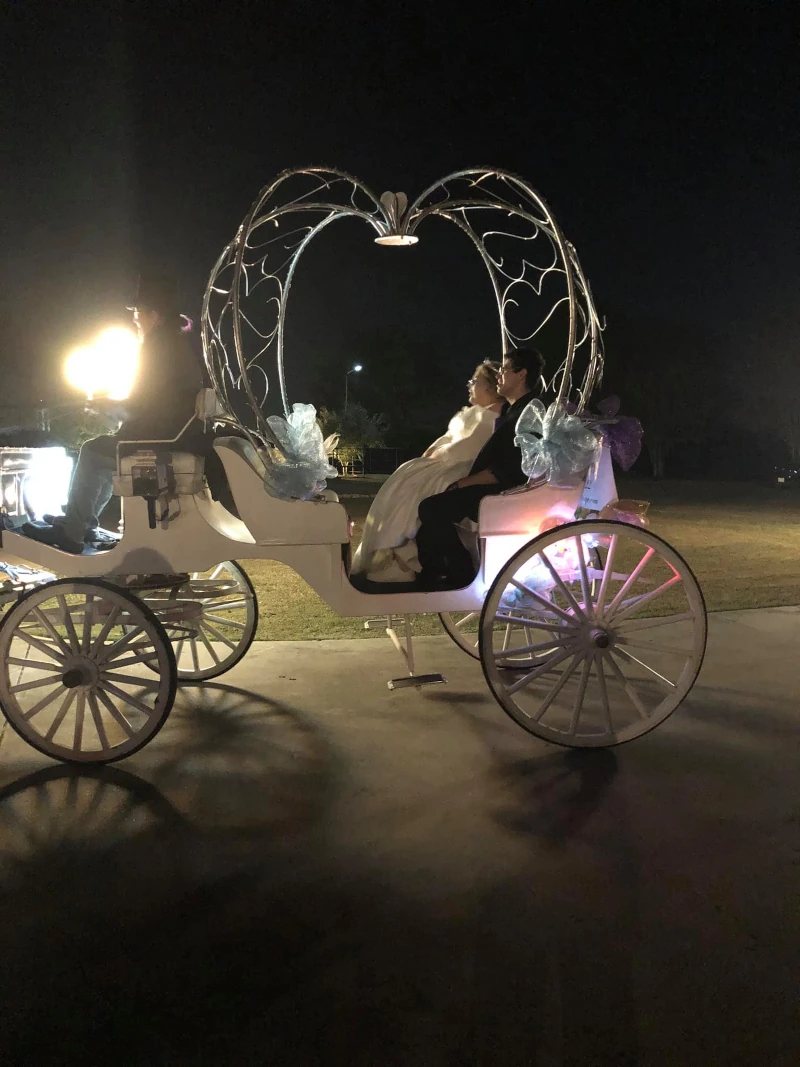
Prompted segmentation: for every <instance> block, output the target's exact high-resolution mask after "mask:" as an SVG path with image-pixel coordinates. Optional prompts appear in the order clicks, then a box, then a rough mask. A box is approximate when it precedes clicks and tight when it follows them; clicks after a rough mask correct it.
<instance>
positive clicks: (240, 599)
mask: <svg viewBox="0 0 800 1067" xmlns="http://www.w3.org/2000/svg"><path fill="white" fill-rule="evenodd" d="M143 599H144V600H145V602H146V603H147V604H148V606H149V607H151V608H152V609H153V610H154V611H155V613H156V615H157V616H159V617H160V618H161V619H162V621H163V624H164V629H165V630H166V632H167V636H168V637H169V639H170V641H171V642H172V647H173V649H174V651H175V661H176V663H177V665H178V678H179V680H180V681H182V682H199V681H202V680H204V679H208V678H217V677H218V676H219V675H220V674H224V673H225V672H226V671H229V670H230V669H231V667H235V666H236V664H237V663H238V662H239V660H240V659H241V658H242V657H243V656H244V655H245V653H246V652H247V650H248V649H249V648H250V646H251V645H252V643H253V640H254V639H255V636H256V629H257V627H258V598H257V597H256V592H255V589H254V588H253V583H252V582H251V581H250V579H249V577H248V576H247V573H246V572H245V570H244V569H243V568H242V567H240V566H239V564H238V563H233V562H230V561H228V562H226V563H219V564H217V565H216V566H214V567H210V568H209V569H208V570H206V571H196V572H195V573H194V574H193V575H192V576H191V578H190V579H189V581H188V582H186V583H185V584H184V585H182V586H180V587H179V588H177V589H171V590H169V591H166V590H154V591H153V592H152V593H147V594H146V595H145V596H144V598H143ZM170 600H178V601H187V600H188V601H192V602H194V603H195V604H197V605H198V606H199V607H200V608H201V611H200V613H199V615H198V617H197V618H194V619H191V620H188V621H187V622H186V623H183V622H182V621H181V620H180V612H178V613H177V615H178V617H177V618H173V617H171V616H170V613H169V602H170Z"/></svg>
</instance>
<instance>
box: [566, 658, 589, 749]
mask: <svg viewBox="0 0 800 1067" xmlns="http://www.w3.org/2000/svg"><path fill="white" fill-rule="evenodd" d="M591 670H592V660H591V659H590V658H589V656H586V657H585V659H584V661H583V670H582V671H581V680H580V683H579V684H578V692H577V693H576V694H575V702H574V703H573V705H572V718H571V719H570V723H569V730H568V731H567V732H568V733H569V735H570V736H571V737H574V736H575V731H576V730H577V729H578V722H579V721H580V717H581V711H583V698H584V697H585V696H586V686H587V685H588V684H589V675H590V673H591Z"/></svg>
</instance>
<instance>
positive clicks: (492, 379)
mask: <svg viewBox="0 0 800 1067" xmlns="http://www.w3.org/2000/svg"><path fill="white" fill-rule="evenodd" d="M499 376H500V364H499V363H495V362H494V360H491V359H485V360H484V361H483V363H479V364H478V366H477V367H476V368H475V377H476V378H483V379H484V381H485V382H486V384H487V385H488V386H489V388H490V389H491V390H492V392H493V393H497V381H498V378H499ZM497 395H498V396H499V395H500V394H499V393H498V394H497Z"/></svg>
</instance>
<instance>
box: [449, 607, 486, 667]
mask: <svg viewBox="0 0 800 1067" xmlns="http://www.w3.org/2000/svg"><path fill="white" fill-rule="evenodd" d="M480 615H481V613H480V611H440V612H439V621H440V622H441V624H442V626H443V627H444V630H445V633H446V634H447V635H448V636H449V637H451V638H452V639H453V641H455V643H456V644H457V645H458V647H459V648H460V649H462V650H463V651H464V652H466V653H467V655H468V656H472V658H473V659H480V658H481V654H480V651H479V649H478V640H479V628H478V621H479V620H480Z"/></svg>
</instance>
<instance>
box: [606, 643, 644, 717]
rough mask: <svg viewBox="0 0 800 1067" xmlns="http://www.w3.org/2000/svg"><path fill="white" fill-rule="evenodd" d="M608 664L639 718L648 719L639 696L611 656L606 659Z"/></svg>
mask: <svg viewBox="0 0 800 1067" xmlns="http://www.w3.org/2000/svg"><path fill="white" fill-rule="evenodd" d="M608 663H609V666H610V667H611V669H612V671H613V672H614V675H615V676H616V678H617V681H618V682H619V683H620V685H621V686H622V688H623V689H624V690H625V693H626V695H627V697H628V699H629V700H630V702H631V704H633V706H634V708H636V711H637V713H638V714H639V716H640V717H641V718H643V719H646V718H647V717H648V715H647V711H646V709H645V706H644V704H642V702H641V700H640V699H639V694H638V693H637V692H636V690H635V689H634V688H633V686H632V685H631V683H630V682H629V681H628V679H627V678H626V677H625V675H624V674H623V673H622V671H621V669H620V667H619V664H618V663H617V661H616V660H615V659H614V656H613V655H611V656H609V657H608Z"/></svg>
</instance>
